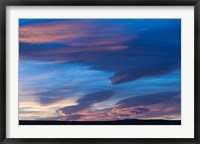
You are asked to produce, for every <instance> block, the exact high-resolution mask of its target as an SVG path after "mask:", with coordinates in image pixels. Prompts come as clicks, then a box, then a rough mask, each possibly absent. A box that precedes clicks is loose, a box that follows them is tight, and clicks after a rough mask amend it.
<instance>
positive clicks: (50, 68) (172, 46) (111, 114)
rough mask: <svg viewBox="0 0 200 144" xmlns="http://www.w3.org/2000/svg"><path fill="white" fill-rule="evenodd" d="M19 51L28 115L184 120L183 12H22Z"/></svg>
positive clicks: (22, 93) (23, 115)
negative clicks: (170, 15)
mask: <svg viewBox="0 0 200 144" xmlns="http://www.w3.org/2000/svg"><path fill="white" fill-rule="evenodd" d="M19 57H20V64H19V66H20V69H19V83H20V88H19V100H20V101H19V110H20V112H19V117H20V119H23V120H30V119H31V120H36V119H40V120H65V121H67V120H76V121H93V120H97V121H105V120H118V119H131V118H132V119H181V92H180V91H181V20H180V19H20V20H19ZM152 98H153V99H155V100H152Z"/></svg>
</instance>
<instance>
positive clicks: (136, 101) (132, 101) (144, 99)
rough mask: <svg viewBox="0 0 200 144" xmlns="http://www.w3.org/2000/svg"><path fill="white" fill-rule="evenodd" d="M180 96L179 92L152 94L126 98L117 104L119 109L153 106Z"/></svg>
mask: <svg viewBox="0 0 200 144" xmlns="http://www.w3.org/2000/svg"><path fill="white" fill-rule="evenodd" d="M177 96H180V91H172V92H162V93H154V94H148V95H141V96H136V97H131V98H127V99H124V100H121V101H119V102H118V103H117V105H119V106H118V107H119V108H126V107H136V106H146V105H153V104H157V103H161V102H165V101H167V100H170V99H171V98H174V97H177Z"/></svg>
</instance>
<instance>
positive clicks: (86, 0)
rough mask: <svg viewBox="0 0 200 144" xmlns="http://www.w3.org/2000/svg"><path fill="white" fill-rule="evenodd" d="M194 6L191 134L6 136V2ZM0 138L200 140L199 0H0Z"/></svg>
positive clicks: (163, 143)
mask: <svg viewBox="0 0 200 144" xmlns="http://www.w3.org/2000/svg"><path fill="white" fill-rule="evenodd" d="M63 5H65V6H131V5H132V6H194V18H195V20H194V22H195V23H194V24H195V25H194V28H195V30H194V32H195V38H194V42H195V56H194V57H195V58H194V63H195V68H194V71H195V73H194V77H195V82H194V84H195V87H194V89H195V91H194V94H195V96H194V101H195V104H194V112H195V117H194V124H195V129H194V134H195V135H194V138H117V139H115V138H50V139H48V138H6V6H63ZM0 21H1V23H0V30H1V31H0V47H1V49H0V61H1V63H0V69H1V72H0V75H1V76H0V95H1V96H0V142H1V143H2V144H27V143H38V144H61V143H62V144H64V143H68V144H79V143H88V144H93V143H96V144H114V143H115V144H121V143H123V144H200V98H199V86H198V85H199V81H200V77H199V72H200V66H198V64H199V63H200V57H199V56H200V51H199V48H200V0H123V1H122V0H0Z"/></svg>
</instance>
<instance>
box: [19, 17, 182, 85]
mask: <svg viewBox="0 0 200 144" xmlns="http://www.w3.org/2000/svg"><path fill="white" fill-rule="evenodd" d="M81 21H82V20H77V21H76V22H77V23H79V22H81ZM85 21H86V22H87V23H89V24H90V25H92V27H91V31H92V32H90V34H88V35H85V36H81V37H77V38H76V39H74V40H68V41H66V42H65V43H63V42H62V43H60V44H59V43H58V44H57V43H56V44H55V43H54V44H53V43H52V45H51V44H28V43H20V56H21V57H23V58H25V59H34V60H44V61H62V62H66V63H69V62H72V63H84V64H87V65H90V66H92V67H93V69H99V70H103V71H111V72H115V74H114V75H113V77H111V82H112V84H121V83H125V82H130V81H133V80H137V79H140V78H144V77H152V76H156V75H163V74H167V73H170V72H171V71H174V70H176V69H180V60H181V58H180V57H181V44H180V40H181V38H180V37H181V34H180V33H181V20H179V19H173V20H168V19H163V20H158V19H157V20H156V19H152V20H137V19H132V20H85ZM66 24H67V22H66ZM111 26H112V27H111ZM109 32H110V33H109ZM123 38H124V39H125V40H123V41H120V39H123ZM106 40H109V41H108V42H107V41H106ZM112 41H113V42H112ZM116 46H121V47H122V48H121V47H119V48H121V49H119V50H106V49H109V48H112V47H113V49H114V48H117V47H116ZM123 47H125V48H124V49H123ZM52 49H54V51H52V52H51V50H52Z"/></svg>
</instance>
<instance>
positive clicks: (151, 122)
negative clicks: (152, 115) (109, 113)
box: [19, 119, 181, 125]
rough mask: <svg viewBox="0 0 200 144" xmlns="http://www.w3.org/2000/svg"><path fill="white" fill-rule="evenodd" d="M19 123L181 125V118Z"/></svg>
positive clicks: (32, 121) (31, 121) (31, 122)
mask: <svg viewBox="0 0 200 144" xmlns="http://www.w3.org/2000/svg"><path fill="white" fill-rule="evenodd" d="M19 125H181V120H160V119H159V120H139V119H128V120H116V121H50V120H48V121H43V120H42V121H41V120H40V121H38V120H20V121H19Z"/></svg>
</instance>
